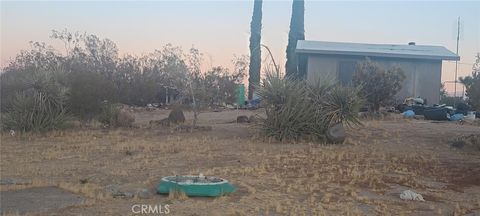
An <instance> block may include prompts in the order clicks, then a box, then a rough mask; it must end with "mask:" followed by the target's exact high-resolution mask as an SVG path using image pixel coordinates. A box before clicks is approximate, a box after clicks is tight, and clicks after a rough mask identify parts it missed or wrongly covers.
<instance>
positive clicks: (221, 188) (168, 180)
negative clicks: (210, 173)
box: [157, 175, 235, 197]
mask: <svg viewBox="0 0 480 216" xmlns="http://www.w3.org/2000/svg"><path fill="white" fill-rule="evenodd" d="M172 191H180V192H183V193H185V194H186V195H187V196H204V197H217V196H222V195H225V194H229V193H233V192H235V187H234V186H233V185H231V184H230V183H229V182H228V181H227V180H225V179H222V178H218V177H207V176H203V175H200V176H191V175H187V176H167V177H164V178H162V180H161V181H160V184H159V185H158V187H157V193H159V194H169V193H170V192H172Z"/></svg>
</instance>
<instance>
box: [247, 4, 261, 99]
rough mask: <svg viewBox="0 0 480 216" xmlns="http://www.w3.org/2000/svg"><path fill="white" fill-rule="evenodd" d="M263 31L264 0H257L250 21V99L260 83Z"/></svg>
mask: <svg viewBox="0 0 480 216" xmlns="http://www.w3.org/2000/svg"><path fill="white" fill-rule="evenodd" d="M261 32H262V0H255V1H254V4H253V15H252V22H251V23H250V65H249V69H248V99H252V96H253V92H254V91H255V86H258V85H259V84H260V69H261V61H262V57H261V50H260V40H261Z"/></svg>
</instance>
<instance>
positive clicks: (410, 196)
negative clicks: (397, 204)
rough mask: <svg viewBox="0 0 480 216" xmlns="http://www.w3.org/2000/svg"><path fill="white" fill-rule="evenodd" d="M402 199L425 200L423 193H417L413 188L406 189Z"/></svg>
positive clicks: (401, 196)
mask: <svg viewBox="0 0 480 216" xmlns="http://www.w3.org/2000/svg"><path fill="white" fill-rule="evenodd" d="M400 199H403V200H414V201H422V202H424V201H425V200H424V199H423V197H422V195H421V194H418V193H415V192H414V191H411V190H405V191H403V192H402V193H401V194H400Z"/></svg>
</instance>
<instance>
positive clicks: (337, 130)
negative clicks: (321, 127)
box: [327, 123, 347, 143]
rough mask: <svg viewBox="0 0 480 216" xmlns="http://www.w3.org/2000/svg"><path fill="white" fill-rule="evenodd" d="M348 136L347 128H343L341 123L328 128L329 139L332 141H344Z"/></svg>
mask: <svg viewBox="0 0 480 216" xmlns="http://www.w3.org/2000/svg"><path fill="white" fill-rule="evenodd" d="M346 137H347V134H346V132H345V128H343V125H342V124H341V123H339V124H336V125H334V126H332V127H330V128H329V129H328V130H327V139H328V141H329V142H331V143H343V141H345V138H346Z"/></svg>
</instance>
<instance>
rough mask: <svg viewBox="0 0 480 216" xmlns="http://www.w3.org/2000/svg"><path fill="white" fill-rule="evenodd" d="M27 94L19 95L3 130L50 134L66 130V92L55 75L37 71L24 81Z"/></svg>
mask: <svg viewBox="0 0 480 216" xmlns="http://www.w3.org/2000/svg"><path fill="white" fill-rule="evenodd" d="M23 85H24V90H23V91H19V92H17V93H15V96H14V97H13V100H12V101H11V104H9V106H8V109H7V112H6V113H4V114H3V115H2V123H3V125H2V128H3V129H13V130H19V131H24V132H25V131H36V132H38V131H47V130H52V129H59V128H62V127H64V126H65V123H66V121H67V120H68V119H69V115H68V114H67V109H66V105H65V100H66V98H65V97H66V89H65V88H64V87H63V86H61V85H60V84H59V83H58V82H57V81H56V80H55V78H54V76H53V75H52V74H51V73H48V72H44V71H35V72H32V73H31V74H30V76H27V77H26V78H25V80H24V81H23Z"/></svg>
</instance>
